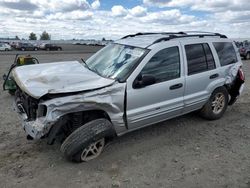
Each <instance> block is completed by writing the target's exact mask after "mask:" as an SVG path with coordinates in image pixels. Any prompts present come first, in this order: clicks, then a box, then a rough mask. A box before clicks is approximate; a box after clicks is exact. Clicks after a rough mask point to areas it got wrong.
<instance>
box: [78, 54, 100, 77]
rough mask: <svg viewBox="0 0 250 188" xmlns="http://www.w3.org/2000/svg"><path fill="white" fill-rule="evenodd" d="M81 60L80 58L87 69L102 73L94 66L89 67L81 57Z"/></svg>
mask: <svg viewBox="0 0 250 188" xmlns="http://www.w3.org/2000/svg"><path fill="white" fill-rule="evenodd" d="M81 60H82V62H83V63H84V65H85V66H86V67H87V69H89V70H90V71H92V72H95V73H96V74H98V75H99V76H102V75H101V74H100V73H99V71H98V70H97V69H96V68H95V67H93V69H91V68H89V66H88V64H87V63H86V61H84V59H83V58H81ZM102 77H103V76H102Z"/></svg>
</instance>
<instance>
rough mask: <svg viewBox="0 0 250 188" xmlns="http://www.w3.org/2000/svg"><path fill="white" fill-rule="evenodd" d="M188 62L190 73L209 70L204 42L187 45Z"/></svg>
mask: <svg viewBox="0 0 250 188" xmlns="http://www.w3.org/2000/svg"><path fill="white" fill-rule="evenodd" d="M185 50H186V55H187V64H188V75H191V74H195V73H199V72H203V71H206V70H207V62H206V56H205V54H204V50H203V47H202V44H191V45H186V46H185Z"/></svg>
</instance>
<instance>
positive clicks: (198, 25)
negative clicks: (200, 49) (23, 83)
mask: <svg viewBox="0 0 250 188" xmlns="http://www.w3.org/2000/svg"><path fill="white" fill-rule="evenodd" d="M44 30H46V31H47V32H48V33H49V34H51V37H52V39H73V38H75V39H88V38H94V39H101V38H102V37H105V38H107V39H117V38H119V37H121V36H123V35H126V34H131V33H136V32H152V31H190V30H192V31H194V30H196V31H212V32H220V33H223V34H226V35H227V36H229V37H233V38H238V37H240V38H249V37H250V5H249V0H0V38H1V37H15V36H16V35H18V36H19V37H20V38H28V36H29V34H30V33H31V32H34V33H36V34H37V35H38V36H39V35H40V34H41V33H42V31H44Z"/></svg>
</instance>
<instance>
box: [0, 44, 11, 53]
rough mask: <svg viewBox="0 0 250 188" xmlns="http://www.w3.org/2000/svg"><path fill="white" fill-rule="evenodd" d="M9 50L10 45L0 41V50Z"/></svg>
mask: <svg viewBox="0 0 250 188" xmlns="http://www.w3.org/2000/svg"><path fill="white" fill-rule="evenodd" d="M9 50H11V46H10V45H8V44H6V43H0V51H9Z"/></svg>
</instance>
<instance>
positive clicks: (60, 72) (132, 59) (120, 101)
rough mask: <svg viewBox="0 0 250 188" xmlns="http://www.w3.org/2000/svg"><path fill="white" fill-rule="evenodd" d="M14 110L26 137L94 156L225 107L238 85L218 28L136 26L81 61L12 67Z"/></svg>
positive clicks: (233, 54)
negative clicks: (121, 140)
mask: <svg viewBox="0 0 250 188" xmlns="http://www.w3.org/2000/svg"><path fill="white" fill-rule="evenodd" d="M13 77H14V80H15V83H16V85H17V91H16V93H15V105H14V106H15V110H16V111H17V112H18V114H19V116H20V117H21V119H22V126H23V128H24V130H25V131H26V133H27V135H28V136H27V137H28V138H30V139H40V138H47V140H48V143H49V144H52V143H53V142H54V141H55V140H56V139H57V140H59V141H61V142H62V145H61V151H62V152H63V153H64V155H65V156H66V158H67V159H69V160H72V161H76V162H82V161H88V160H91V159H94V158H96V157H97V156H99V155H100V153H101V152H102V151H103V148H104V146H105V144H106V143H107V142H108V141H109V140H110V139H112V138H114V137H115V136H121V135H123V134H125V133H127V132H130V131H133V130H136V129H139V128H142V127H145V126H148V125H152V124H155V123H158V122H161V121H165V120H167V119H170V118H174V117H177V116H180V115H183V114H186V113H189V112H192V111H197V110H199V114H200V115H201V116H202V117H204V118H206V119H209V120H215V119H218V118H220V117H222V115H223V114H224V112H225V110H226V109H227V106H228V105H232V104H233V103H234V102H235V101H236V99H237V98H238V96H239V95H240V93H241V92H242V89H243V86H244V74H243V71H242V62H241V58H240V56H239V54H238V52H237V49H236V47H235V44H234V43H233V42H232V41H231V40H229V39H228V38H227V37H226V36H225V35H221V34H218V33H186V32H179V33H137V34H135V35H128V36H125V37H123V38H122V39H120V40H118V41H116V42H115V43H113V44H110V45H108V46H106V47H104V48H103V49H101V50H100V51H98V52H97V53H96V54H94V55H93V56H92V57H90V58H89V59H88V60H87V61H86V62H85V61H83V62H77V61H72V62H57V63H49V64H37V65H27V66H21V67H16V68H15V69H14V70H13Z"/></svg>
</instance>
